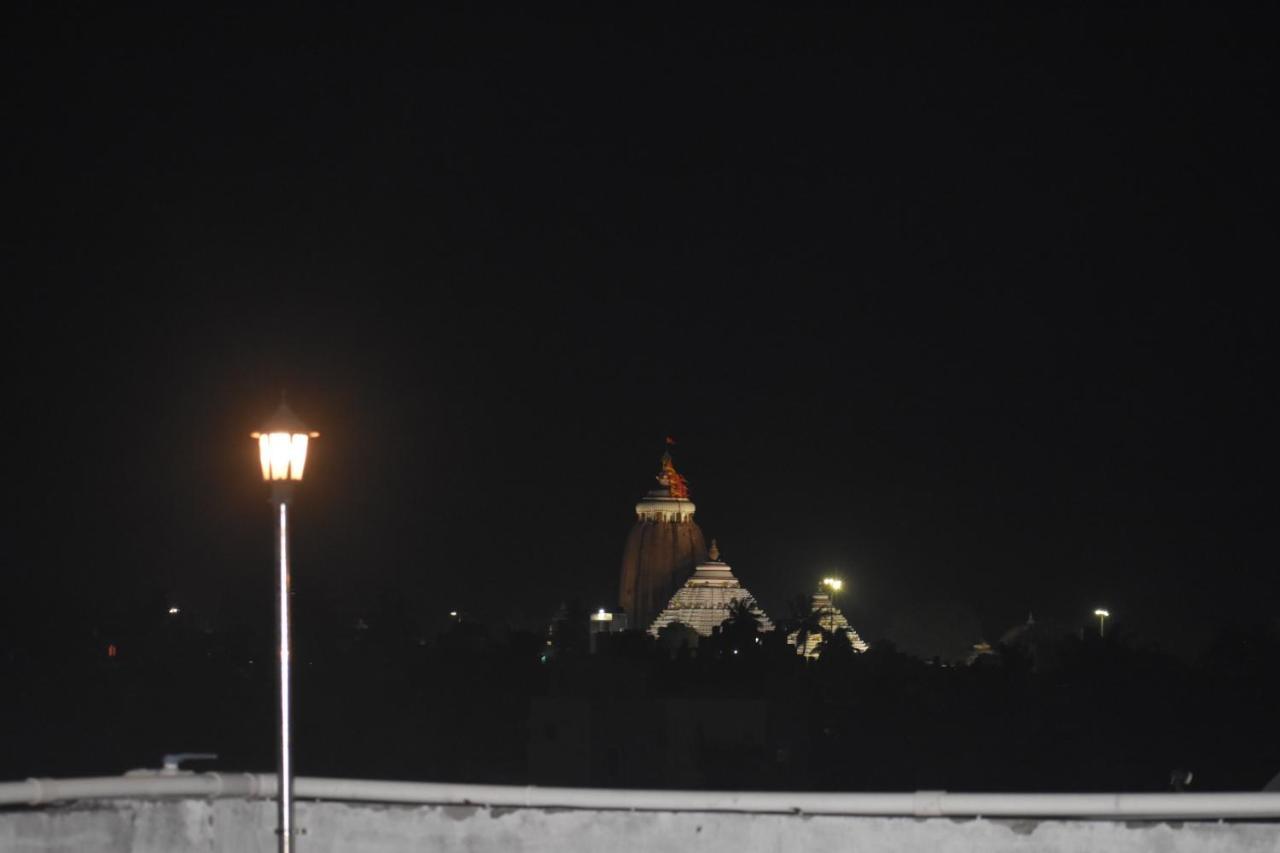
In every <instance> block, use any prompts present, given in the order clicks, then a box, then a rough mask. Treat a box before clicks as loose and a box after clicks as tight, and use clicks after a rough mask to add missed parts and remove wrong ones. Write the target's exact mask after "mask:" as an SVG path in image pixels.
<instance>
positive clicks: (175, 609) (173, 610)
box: [169, 607, 182, 616]
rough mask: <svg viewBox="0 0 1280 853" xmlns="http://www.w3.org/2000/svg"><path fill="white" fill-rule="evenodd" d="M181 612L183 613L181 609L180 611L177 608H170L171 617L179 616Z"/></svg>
mask: <svg viewBox="0 0 1280 853" xmlns="http://www.w3.org/2000/svg"><path fill="white" fill-rule="evenodd" d="M181 612H182V611H181V610H179V609H178V608H176V607H170V608H169V615H170V616H177V615H178V614H179V613H181Z"/></svg>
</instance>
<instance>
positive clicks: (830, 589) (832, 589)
mask: <svg viewBox="0 0 1280 853" xmlns="http://www.w3.org/2000/svg"><path fill="white" fill-rule="evenodd" d="M822 585H823V586H824V587H826V588H827V601H828V602H829V603H830V606H831V614H830V619H831V633H832V634H835V632H836V593H837V592H839V591H840V590H842V589H844V581H842V580H840V578H823V579H822Z"/></svg>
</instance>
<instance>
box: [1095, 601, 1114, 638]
mask: <svg viewBox="0 0 1280 853" xmlns="http://www.w3.org/2000/svg"><path fill="white" fill-rule="evenodd" d="M1093 615H1094V616H1097V617H1098V636H1099V637H1105V636H1106V635H1107V617H1108V616H1110V615H1111V613H1110V611H1107V610H1103V609H1102V608H1101V607H1099V608H1098V609H1097V610H1095V611H1093Z"/></svg>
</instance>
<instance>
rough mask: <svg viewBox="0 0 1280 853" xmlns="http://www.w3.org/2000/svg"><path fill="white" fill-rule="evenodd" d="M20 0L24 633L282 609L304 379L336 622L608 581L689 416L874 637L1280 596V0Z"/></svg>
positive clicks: (585, 594)
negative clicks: (955, 623) (375, 4)
mask: <svg viewBox="0 0 1280 853" xmlns="http://www.w3.org/2000/svg"><path fill="white" fill-rule="evenodd" d="M25 5H26V6H27V10H26V11H25V12H24V11H21V10H19V11H18V12H17V13H12V12H11V13H10V15H9V22H8V26H7V27H6V29H7V30H8V32H9V38H10V39H11V40H12V44H11V45H10V47H9V48H8V49H6V51H5V57H4V60H3V61H4V65H5V76H6V78H7V79H8V80H9V82H10V87H9V95H8V97H7V98H6V113H7V120H6V122H5V125H6V130H5V147H6V150H7V156H6V157H5V159H4V168H5V170H6V175H5V182H6V184H7V185H8V186H9V187H10V188H11V190H12V191H11V192H10V193H8V195H9V201H10V204H9V209H10V213H11V214H14V220H15V221H14V224H13V225H11V226H10V227H8V228H6V229H5V231H4V236H3V240H4V251H3V255H4V258H5V262H4V263H5V266H4V268H5V280H6V282H7V285H8V286H7V287H6V290H7V292H8V295H7V296H6V297H5V302H4V304H5V310H4V311H3V317H4V324H3V328H4V346H5V354H6V361H7V363H8V370H7V371H6V376H7V382H6V393H5V401H6V415H5V418H4V421H5V430H6V437H7V441H6V474H7V476H6V477H5V483H6V487H7V488H6V490H5V491H6V494H7V495H8V506H7V511H6V512H5V513H4V540H5V543H4V547H3V549H2V551H0V553H2V554H3V558H2V559H3V566H2V568H0V574H2V575H3V581H4V589H5V594H4V595H3V596H0V622H3V623H5V624H6V625H7V626H8V628H9V630H10V632H11V634H10V635H11V637H13V636H19V637H20V638H21V640H20V641H21V642H30V643H37V644H38V643H40V642H42V636H43V635H42V633H41V632H42V631H47V630H50V628H49V626H50V625H51V624H55V623H57V622H58V621H59V620H62V619H72V618H74V619H82V620H87V621H90V622H91V621H92V620H94V619H96V618H100V617H102V616H103V614H110V613H117V612H119V613H123V612H129V608H134V607H137V606H139V605H140V604H147V603H148V602H155V604H156V605H157V606H158V605H159V604H160V603H163V602H166V601H170V602H173V603H176V604H180V605H181V606H182V607H183V608H184V609H185V610H186V612H188V613H191V614H194V616H195V618H198V619H201V620H206V621H208V622H209V623H210V624H214V625H222V626H230V625H236V624H243V623H245V622H254V623H256V622H259V621H261V622H262V623H263V624H264V625H266V624H268V622H269V620H270V607H271V604H270V596H271V561H272V551H271V524H272V516H271V512H270V510H269V508H268V506H267V503H266V498H267V492H266V489H265V488H264V487H263V485H262V483H261V482H260V478H259V474H258V470H257V460H256V447H255V445H254V443H253V442H252V441H251V440H250V439H249V436H248V434H249V432H250V431H252V430H253V429H254V428H256V427H257V426H258V425H259V424H260V423H261V422H262V421H263V420H265V418H266V417H267V416H268V415H269V414H270V413H271V411H272V410H273V409H274V408H275V405H276V403H277V402H278V400H279V395H280V392H281V390H282V389H286V390H287V391H288V394H289V399H290V402H291V404H292V405H293V407H294V408H295V410H296V411H297V412H298V413H299V414H300V415H301V416H303V417H304V418H306V419H307V420H309V421H310V422H311V423H312V424H314V426H315V428H316V429H318V430H320V431H321V433H322V437H321V438H320V439H319V440H318V441H317V442H316V443H315V445H314V448H313V455H312V457H311V461H310V463H309V466H308V479H307V482H306V483H305V484H304V488H303V492H302V494H301V495H300V498H299V501H298V508H297V516H298V520H297V529H296V540H295V542H296V545H295V547H296V550H295V563H296V565H295V585H296V587H297V590H298V595H299V601H300V602H310V603H311V606H313V607H314V608H316V610H319V609H320V608H322V607H323V608H326V612H333V613H338V614H342V615H343V617H344V618H346V616H352V617H354V616H355V615H359V614H360V613H363V612H365V611H367V610H368V609H369V608H373V607H376V606H378V602H385V601H387V600H396V601H398V602H400V603H401V604H403V605H406V606H409V607H410V608H412V609H414V610H417V611H421V612H422V613H427V614H438V615H441V616H443V614H444V613H445V612H447V611H448V610H451V609H461V610H464V611H466V612H468V613H471V614H474V615H475V617H476V618H479V619H483V620H485V621H488V622H490V623H491V624H495V625H501V624H511V625H515V626H522V627H529V628H540V627H542V626H544V625H545V624H546V622H547V621H548V619H549V618H550V617H551V614H552V613H553V612H554V610H555V608H556V606H557V604H558V603H559V602H560V601H562V600H565V599H569V598H574V597H578V598H581V599H582V601H583V603H584V604H586V605H588V606H592V607H594V606H597V605H611V604H613V603H614V601H615V596H616V583H617V571H618V564H619V559H620V556H621V549H622V545H623V541H624V539H625V536H626V533H627V530H628V529H629V527H630V525H631V523H632V521H633V520H634V512H633V507H634V504H635V502H636V500H637V499H638V498H639V497H641V495H642V494H643V493H644V492H645V491H647V490H648V489H649V488H651V487H652V485H653V480H652V477H653V475H654V474H655V473H656V470H657V463H658V458H659V456H660V454H661V452H662V450H663V439H664V437H665V436H668V435H670V436H674V437H675V438H676V440H677V442H678V444H677V445H676V447H675V458H676V464H677V466H678V467H679V468H680V470H681V472H682V473H684V474H685V475H686V476H687V477H688V479H689V481H690V483H691V487H692V493H693V498H694V500H695V502H696V503H697V505H698V508H699V509H698V515H697V519H698V521H699V523H700V525H701V526H702V528H703V530H704V531H705V532H706V534H707V536H708V538H710V537H715V538H717V539H718V540H719V542H720V545H721V547H722V550H723V553H724V558H725V559H726V560H727V561H728V562H729V563H730V564H732V565H733V567H734V569H735V571H736V572H737V574H738V576H739V577H740V578H741V579H742V580H743V582H744V583H745V584H746V585H747V586H748V587H749V588H750V589H751V590H752V591H753V592H755V593H756V595H757V597H758V598H759V599H760V600H761V603H762V604H763V605H764V607H765V609H766V610H767V611H769V612H770V614H771V615H775V616H785V615H786V612H787V602H788V601H789V600H790V599H791V598H792V597H793V596H795V595H797V594H800V593H804V592H807V591H809V590H811V589H812V588H813V587H814V585H815V583H816V581H817V580H818V579H819V578H820V577H822V576H823V575H824V574H830V573H837V574H840V575H841V576H843V577H844V578H845V579H846V580H847V582H848V585H849V586H848V589H849V592H847V593H846V595H845V596H844V599H843V602H842V603H843V606H844V607H845V608H846V610H847V611H848V612H849V614H850V616H851V618H852V619H853V621H854V623H855V625H856V626H857V627H858V628H859V629H860V630H861V631H862V633H863V635H864V636H865V637H867V638H868V639H870V640H872V641H874V640H876V639H877V638H880V637H884V636H895V635H896V634H900V633H903V632H908V631H910V630H913V628H912V626H913V625H914V626H916V627H917V628H918V625H919V623H920V622H921V621H922V620H926V621H927V620H931V619H935V618H942V617H938V616H937V614H943V617H945V618H948V619H951V618H961V617H963V616H964V614H972V617H973V618H974V619H976V620H977V624H978V625H979V626H980V630H981V631H982V632H983V633H984V634H985V635H986V636H987V638H988V639H991V640H995V639H996V638H998V635H999V633H1000V632H1001V631H1003V630H1004V629H1005V628H1007V627H1009V626H1010V625H1013V624H1015V623H1018V622H1021V621H1023V620H1024V619H1025V618H1026V615H1027V613H1028V611H1031V612H1034V613H1035V614H1036V617H1037V618H1038V619H1046V620H1057V621H1058V622H1060V623H1061V624H1062V625H1064V626H1066V627H1068V628H1071V627H1076V626H1078V625H1080V624H1083V623H1085V622H1087V621H1088V620H1089V616H1088V614H1090V613H1091V612H1092V610H1093V608H1094V607H1095V606H1098V605H1106V606H1109V607H1110V609H1111V610H1112V612H1113V613H1114V614H1116V624H1117V626H1123V628H1124V629H1125V630H1127V631H1130V632H1132V633H1133V635H1134V636H1136V637H1138V638H1140V639H1145V640H1149V641H1151V642H1157V643H1163V644H1166V645H1170V646H1173V647H1176V648H1180V649H1182V650H1186V649H1188V648H1191V647H1194V644H1195V643H1196V642H1197V641H1198V640H1199V639H1200V638H1202V637H1203V636H1204V635H1205V634H1206V633H1207V632H1209V631H1211V630H1213V629H1214V628H1215V626H1220V625H1224V624H1228V623H1231V622H1233V621H1239V622H1247V621H1256V620H1259V619H1263V618H1273V616H1274V613H1275V602H1276V600H1277V593H1280V581H1278V580H1277V569H1276V559H1275V546H1274V536H1272V535H1269V534H1270V532H1271V530H1272V527H1273V524H1274V522H1273V518H1274V515H1275V510H1276V502H1275V498H1274V494H1273V491H1272V489H1271V488H1270V486H1271V480H1272V478H1271V475H1270V473H1269V469H1270V464H1269V462H1266V461H1264V460H1266V458H1267V457H1269V455H1270V445H1271V444H1272V442H1273V441H1274V436H1275V435H1276V429H1275V423H1274V420H1273V419H1272V417H1271V414H1270V408H1271V407H1270V397H1271V395H1272V393H1273V384H1274V379H1273V377H1272V375H1271V373H1272V370H1271V368H1270V366H1269V362H1270V358H1269V356H1270V352H1269V350H1270V348H1271V336H1272V334H1273V329H1274V325H1275V315H1274V313H1273V311H1272V309H1271V306H1270V302H1271V300H1270V298H1269V296H1268V293H1267V291H1269V290H1270V289H1271V288H1273V287H1274V286H1275V284H1276V281H1277V278H1276V274H1275V273H1276V269H1275V260H1274V259H1275V226H1276V218H1277V217H1276V203H1275V198H1276V195H1275V182H1274V180H1273V177H1274V176H1273V173H1272V172H1273V170H1272V164H1273V162H1274V159H1275V151H1276V150H1277V139H1276V136H1277V134H1276V133H1275V115H1276V101H1275V84H1274V80H1275V79H1277V76H1278V75H1277V69H1276V67H1275V65H1276V62H1275V48H1274V43H1273V42H1274V40H1273V38H1272V37H1271V34H1272V33H1273V30H1270V29H1268V28H1266V27H1264V26H1263V25H1262V22H1261V21H1260V20H1251V19H1248V18H1247V17H1233V16H1232V15H1230V14H1228V13H1225V12H1222V11H1220V10H1209V9H1203V10H1190V9H1186V8H1183V7H1181V6H1177V7H1176V8H1169V7H1166V6H1165V5H1152V6H1150V7H1148V8H1146V9H1134V8H1108V9H1107V11H1105V12H1104V13H1091V12H1085V11H1081V10H1078V9H1070V8H1062V9H1059V10H1057V11H1043V10H1038V11H1037V10H1031V9H1029V8H1021V7H1018V6H1007V7H1002V8H1001V9H999V10H998V11H995V10H987V11H975V10H973V9H959V8H953V7H951V6H950V5H944V6H942V7H938V8H932V9H928V8H922V7H916V8H912V9H910V10H905V9H903V10H898V11H892V12H887V13H882V12H875V11H871V10H863V9H858V10H843V11H840V10H830V9H827V10H808V11H799V10H786V11H784V10H781V9H776V10H773V11H766V10H765V9H763V8H760V7H752V9H750V10H746V9H739V10H737V11H735V12H733V13H732V14H726V15H723V16H719V15H717V16H712V15H710V14H708V15H707V16H705V17H693V16H691V13H690V10H689V9H688V8H683V9H667V10H659V9H656V8H651V7H646V8H645V9H643V10H642V9H639V8H636V9H633V10H632V11H631V12H630V13H629V14H625V15H624V14H620V13H616V12H615V16H613V17H609V16H606V15H604V14H599V15H597V14H595V13H593V12H591V11H586V10H582V9H580V10H578V11H577V13H575V14H572V15H569V14H565V15H563V16H556V17H551V16H549V15H547V16H544V15H543V14H542V13H531V12H525V13H498V12H492V13H489V14H476V13H474V12H472V13H470V14H461V13H454V12H450V11H444V10H441V9H437V8H428V7H427V6H424V7H422V8H420V9H419V10H418V11H416V12H413V13H410V14H406V15H391V14H380V13H375V12H370V11H368V10H366V9H363V8H358V7H356V6H350V7H347V8H346V9H345V11H343V12H341V13H334V14H326V15H320V14H319V13H317V12H315V11H308V10H299V9H294V10H293V12H292V13H291V14H287V15H286V14H280V15H273V14H271V13H266V12H262V11H260V10H246V11H232V10H223V11H220V12H217V13H211V14H210V15H208V16H203V17H193V16H192V15H191V13H190V11H189V10H187V9H186V8H183V7H181V6H179V7H174V6H172V5H171V4H157V5H156V6H154V7H151V8H145V7H131V9H129V10H123V9H120V8H117V7H115V6H114V5H95V6H92V7H90V8H87V9H82V10H80V11H75V12H73V11H71V10H69V9H67V10H63V12H61V13H54V12H52V11H51V10H49V9H48V8H47V7H46V6H45V5H44V4H25ZM33 7H38V11H33ZM956 614H961V617H957V616H956ZM296 618H297V620H298V622H299V624H301V623H303V622H305V620H306V619H307V613H306V611H305V607H303V606H300V608H299V611H298V614H297V617H296ZM975 639H976V638H975Z"/></svg>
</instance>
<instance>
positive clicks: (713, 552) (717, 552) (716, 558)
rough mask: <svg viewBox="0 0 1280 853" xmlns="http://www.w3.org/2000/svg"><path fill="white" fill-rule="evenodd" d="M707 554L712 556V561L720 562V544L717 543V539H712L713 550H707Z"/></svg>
mask: <svg viewBox="0 0 1280 853" xmlns="http://www.w3.org/2000/svg"><path fill="white" fill-rule="evenodd" d="M707 556H708V557H710V558H711V562H713V563H718V562H720V546H719V545H717V544H716V540H714V539H712V540H711V550H710V551H708V552H707Z"/></svg>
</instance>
